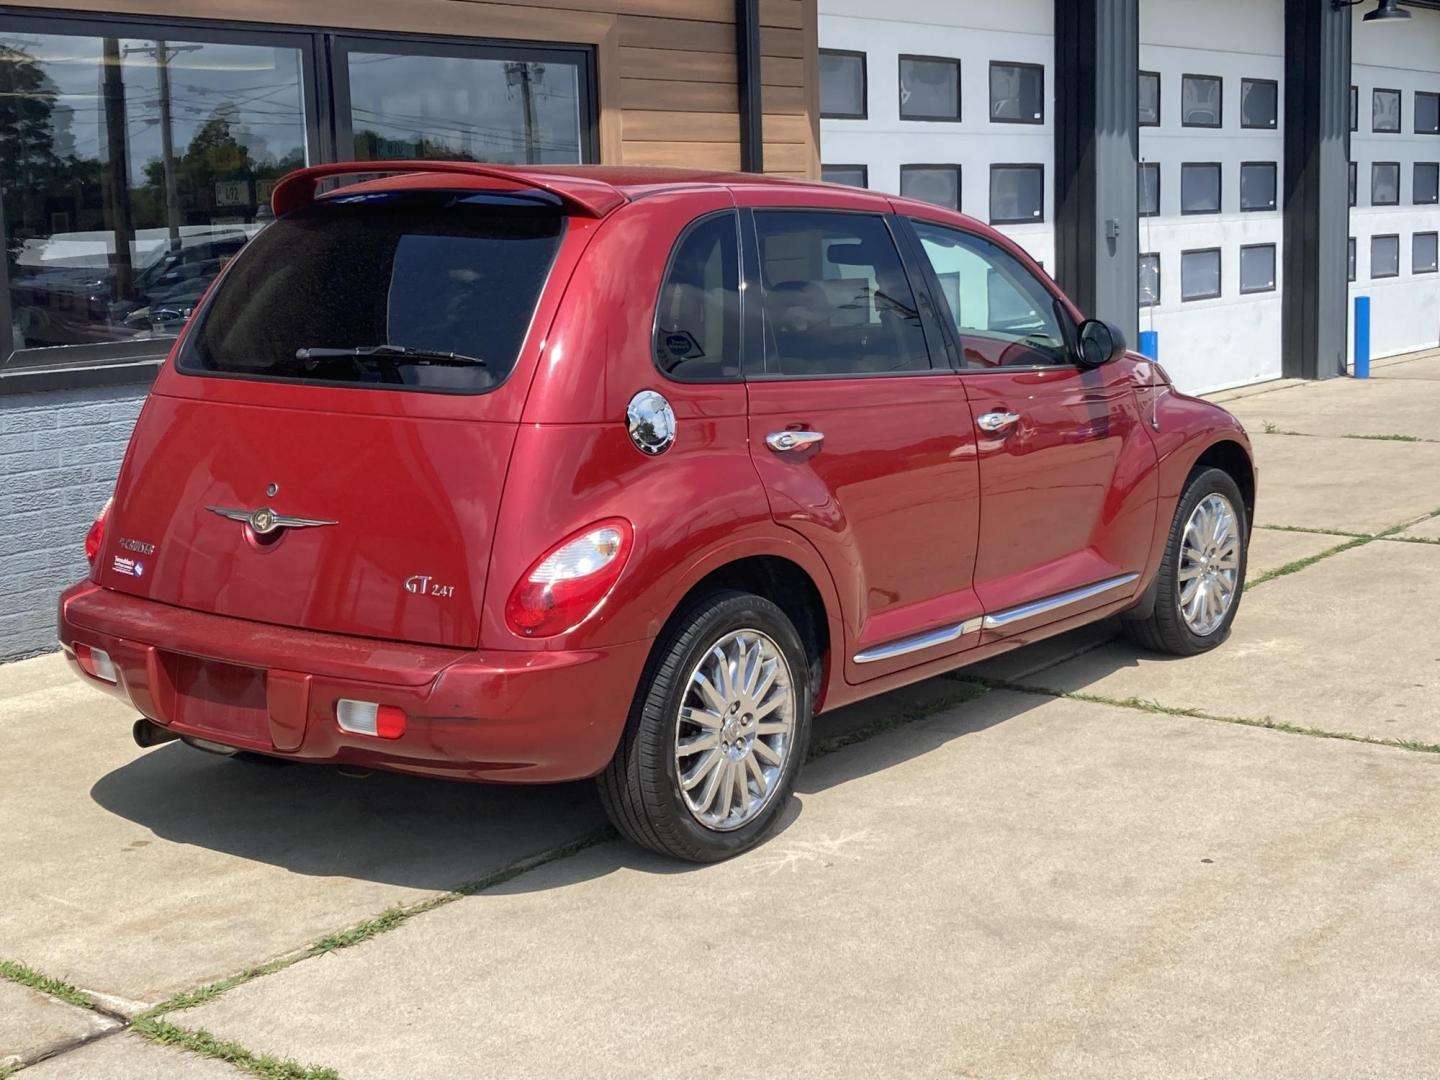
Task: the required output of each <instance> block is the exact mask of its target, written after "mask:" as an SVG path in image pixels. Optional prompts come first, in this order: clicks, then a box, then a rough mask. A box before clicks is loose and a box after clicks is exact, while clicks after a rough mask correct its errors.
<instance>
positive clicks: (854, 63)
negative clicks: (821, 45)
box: [820, 49, 865, 117]
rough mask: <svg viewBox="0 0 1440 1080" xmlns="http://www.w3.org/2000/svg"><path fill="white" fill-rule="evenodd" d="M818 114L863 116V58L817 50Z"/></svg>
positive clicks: (858, 55)
mask: <svg viewBox="0 0 1440 1080" xmlns="http://www.w3.org/2000/svg"><path fill="white" fill-rule="evenodd" d="M820 115H821V116H838V117H847V116H848V117H860V116H864V115H865V57H864V56H863V55H860V54H857V53H842V52H827V51H825V50H824V49H822V50H820Z"/></svg>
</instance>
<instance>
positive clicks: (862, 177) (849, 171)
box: [820, 165, 870, 188]
mask: <svg viewBox="0 0 1440 1080" xmlns="http://www.w3.org/2000/svg"><path fill="white" fill-rule="evenodd" d="M820 179H821V180H824V181H825V183H827V184H844V185H845V186H846V187H856V188H864V187H869V186H870V169H869V168H868V167H867V166H865V165H821V166H820Z"/></svg>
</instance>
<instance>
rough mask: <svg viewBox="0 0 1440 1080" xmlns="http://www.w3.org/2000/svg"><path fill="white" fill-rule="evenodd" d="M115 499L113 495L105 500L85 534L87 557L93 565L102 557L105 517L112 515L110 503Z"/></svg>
mask: <svg viewBox="0 0 1440 1080" xmlns="http://www.w3.org/2000/svg"><path fill="white" fill-rule="evenodd" d="M114 501H115V499H114V498H113V497H111V498H109V499H106V500H105V505H104V506H102V507H101V508H100V513H98V514H96V515H95V523H94V524H93V525H91V526H90V531H89V532H88V533H86V534H85V558H86V560H87V561H88V562H89V563H90V565H91V566H92V567H93V566H94V565H95V560H96V559H97V558H99V557H100V547H101V545H102V544H104V542H105V519H106V518H107V517H109V516H110V504H111V503H113V502H114ZM72 535H73V534H72Z"/></svg>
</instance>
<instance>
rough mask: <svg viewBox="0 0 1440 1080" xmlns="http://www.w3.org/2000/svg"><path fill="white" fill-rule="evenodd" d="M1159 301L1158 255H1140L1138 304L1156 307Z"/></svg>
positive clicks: (1143, 306)
mask: <svg viewBox="0 0 1440 1080" xmlns="http://www.w3.org/2000/svg"><path fill="white" fill-rule="evenodd" d="M1159 303H1160V256H1159V255H1155V254H1149V255H1141V256H1140V306H1141V307H1142V308H1145V307H1156V306H1157V305H1158V304H1159Z"/></svg>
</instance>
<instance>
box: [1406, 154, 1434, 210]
mask: <svg viewBox="0 0 1440 1080" xmlns="http://www.w3.org/2000/svg"><path fill="white" fill-rule="evenodd" d="M1411 200H1412V201H1413V202H1414V203H1415V205H1417V206H1426V205H1429V204H1430V203H1436V202H1440V162H1434V161H1417V162H1416V163H1415V182H1414V185H1413V190H1412V193H1411Z"/></svg>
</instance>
